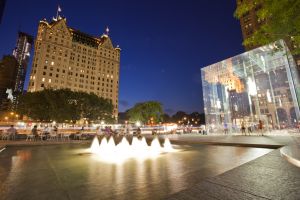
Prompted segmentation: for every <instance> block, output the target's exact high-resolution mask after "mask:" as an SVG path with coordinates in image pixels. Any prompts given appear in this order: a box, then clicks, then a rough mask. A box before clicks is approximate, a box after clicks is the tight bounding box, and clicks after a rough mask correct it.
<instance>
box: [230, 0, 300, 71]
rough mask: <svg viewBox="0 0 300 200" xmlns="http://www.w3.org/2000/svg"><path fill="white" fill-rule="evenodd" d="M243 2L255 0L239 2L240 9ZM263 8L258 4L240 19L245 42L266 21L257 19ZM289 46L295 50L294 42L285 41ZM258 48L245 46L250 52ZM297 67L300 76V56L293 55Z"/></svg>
mask: <svg viewBox="0 0 300 200" xmlns="http://www.w3.org/2000/svg"><path fill="white" fill-rule="evenodd" d="M243 1H248V2H253V0H237V1H236V2H237V7H239V6H240V5H241V4H242V3H243ZM262 7H263V4H256V6H255V7H254V8H253V9H252V10H250V11H249V12H247V13H245V14H244V15H243V16H242V17H241V18H240V25H241V29H242V35H243V40H245V39H248V38H249V37H251V36H252V35H253V33H254V32H255V31H257V30H258V29H259V28H260V26H261V25H263V24H264V21H261V20H260V19H259V18H258V17H257V12H258V11H259V10H260V9H261V8H262ZM285 42H287V44H288V47H289V48H290V49H291V48H293V44H292V41H291V40H289V41H285ZM257 47H258V46H250V45H248V46H245V50H246V51H249V50H252V49H254V48H257ZM293 57H294V59H295V61H296V65H297V66H298V73H299V74H300V55H293Z"/></svg>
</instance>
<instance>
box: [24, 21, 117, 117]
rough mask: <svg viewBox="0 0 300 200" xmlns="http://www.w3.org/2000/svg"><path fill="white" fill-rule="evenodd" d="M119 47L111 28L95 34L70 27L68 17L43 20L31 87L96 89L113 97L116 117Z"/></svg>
mask: <svg viewBox="0 0 300 200" xmlns="http://www.w3.org/2000/svg"><path fill="white" fill-rule="evenodd" d="M120 51H121V49H120V48H119V46H116V47H114V46H113V44H112V41H111V39H110V37H109V30H108V28H107V29H106V33H105V34H102V36H99V37H94V36H91V35H88V34H86V33H83V32H81V31H78V30H75V29H73V28H70V27H68V26H67V21H66V18H61V17H57V19H55V18H54V19H53V21H52V22H47V21H46V20H45V19H44V20H41V21H40V22H39V26H38V32H37V37H36V40H35V48H34V58H33V63H32V69H31V75H30V82H29V88H28V90H29V91H30V92H35V91H40V90H43V89H44V88H53V89H62V88H69V89H71V90H72V91H81V92H88V93H94V94H96V95H98V96H100V97H103V98H107V99H110V100H111V101H112V103H113V105H114V110H113V114H114V116H115V118H117V116H118V94H119V72H120Z"/></svg>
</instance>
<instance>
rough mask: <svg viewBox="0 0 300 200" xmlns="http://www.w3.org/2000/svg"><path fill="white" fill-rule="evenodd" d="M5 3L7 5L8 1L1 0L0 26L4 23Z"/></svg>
mask: <svg viewBox="0 0 300 200" xmlns="http://www.w3.org/2000/svg"><path fill="white" fill-rule="evenodd" d="M5 3H6V0H0V24H1V22H2V17H3V13H4V8H5Z"/></svg>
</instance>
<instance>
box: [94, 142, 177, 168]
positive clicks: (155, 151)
mask: <svg viewBox="0 0 300 200" xmlns="http://www.w3.org/2000/svg"><path fill="white" fill-rule="evenodd" d="M89 151H90V153H92V154H95V155H97V158H99V159H100V160H102V161H106V162H112V163H120V162H123V161H124V160H127V159H130V158H137V159H147V158H153V157H157V156H159V155H160V154H161V153H166V152H174V151H175V150H174V149H173V147H172V145H171V143H170V140H169V139H168V138H166V139H165V141H164V145H163V147H162V146H161V145H160V143H159V140H158V138H154V139H153V140H152V142H151V145H150V146H149V145H148V144H147V142H146V139H145V138H144V137H142V138H141V139H138V138H136V137H133V138H132V143H131V145H130V144H129V142H128V141H127V139H126V138H125V137H123V138H122V140H121V142H120V143H119V144H117V145H116V144H115V141H114V139H113V137H111V138H109V140H108V141H107V139H106V138H105V137H104V138H102V140H101V142H100V144H99V140H98V138H97V137H95V138H94V139H93V142H92V144H91V147H90V149H89Z"/></svg>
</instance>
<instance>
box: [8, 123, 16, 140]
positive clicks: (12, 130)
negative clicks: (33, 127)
mask: <svg viewBox="0 0 300 200" xmlns="http://www.w3.org/2000/svg"><path fill="white" fill-rule="evenodd" d="M7 134H8V137H10V139H12V140H15V139H16V135H17V129H15V128H14V125H10V128H9V129H7Z"/></svg>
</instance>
